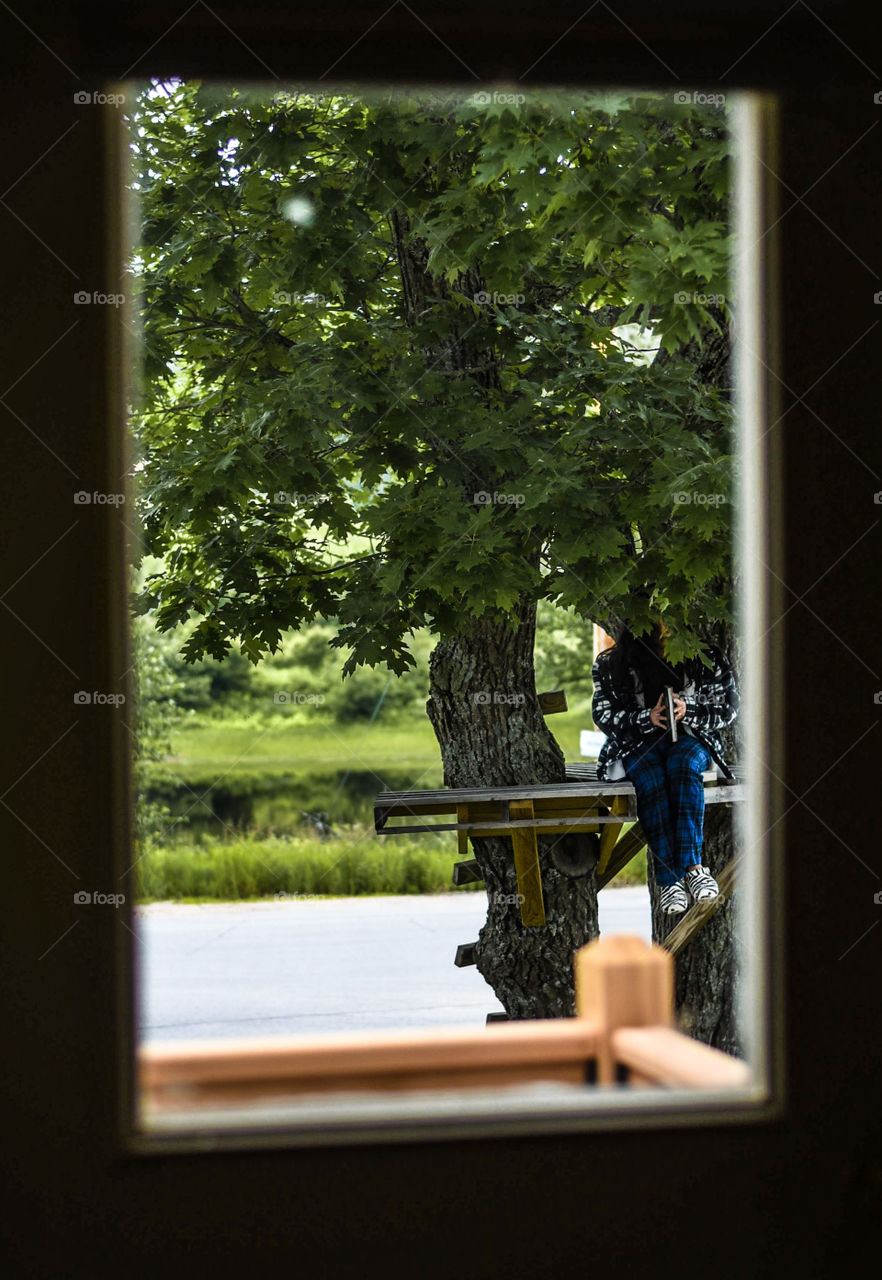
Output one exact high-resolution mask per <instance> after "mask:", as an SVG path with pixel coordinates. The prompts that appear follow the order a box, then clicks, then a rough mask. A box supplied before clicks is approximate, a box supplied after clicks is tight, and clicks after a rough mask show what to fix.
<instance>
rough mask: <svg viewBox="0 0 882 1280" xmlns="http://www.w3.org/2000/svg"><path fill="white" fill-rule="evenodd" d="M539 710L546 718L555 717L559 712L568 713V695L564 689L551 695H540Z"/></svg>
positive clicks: (554, 691) (557, 690)
mask: <svg viewBox="0 0 882 1280" xmlns="http://www.w3.org/2000/svg"><path fill="white" fill-rule="evenodd" d="M539 710H540V711H541V712H542V714H543V715H544V716H550V715H554V714H555V712H558V711H567V710H569V708H568V707H567V695H566V693H565V692H564V691H563V689H555V690H553V692H551V693H540V694H539Z"/></svg>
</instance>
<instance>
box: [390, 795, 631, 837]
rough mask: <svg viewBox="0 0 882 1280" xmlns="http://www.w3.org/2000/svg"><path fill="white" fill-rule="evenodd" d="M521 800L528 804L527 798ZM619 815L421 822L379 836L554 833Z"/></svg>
mask: <svg viewBox="0 0 882 1280" xmlns="http://www.w3.org/2000/svg"><path fill="white" fill-rule="evenodd" d="M524 803H526V804H529V803H530V802H529V801H525V802H524ZM621 821H622V820H621V818H619V817H604V816H603V814H600V815H597V816H594V815H592V816H591V817H590V818H537V817H535V816H534V817H532V818H517V819H516V818H512V819H511V821H510V822H508V823H506V824H505V826H503V825H502V824H501V823H500V822H499V820H498V819H497V820H496V822H467V823H464V824H463V823H459V822H423V823H420V824H419V826H411V827H384V828H383V830H382V831H380V832H378V833H377V834H378V835H383V836H405V835H417V834H419V833H420V832H423V831H462V830H465V831H468V833H469V834H470V835H472V834H474V833H477V834H478V835H486V836H507V835H509V834H510V832H512V831H515V830H519V829H521V828H526V829H528V830H529V829H531V828H532V829H535V830H541V831H548V832H550V833H554V832H557V833H558V834H563V833H564V832H566V831H593V830H594V829H595V828H596V826H597V824H598V823H604V822H614V823H617V824H618V825H621Z"/></svg>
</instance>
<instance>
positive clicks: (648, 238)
mask: <svg viewBox="0 0 882 1280" xmlns="http://www.w3.org/2000/svg"><path fill="white" fill-rule="evenodd" d="M675 98H676V95H671V94H663V93H639V94H637V93H634V94H631V93H628V94H621V95H616V96H613V95H609V94H605V95H602V94H590V93H585V92H581V91H580V92H575V93H570V94H563V93H550V92H544V91H531V92H529V93H527V94H505V93H502V92H485V93H480V94H471V95H469V94H465V93H462V92H460V91H456V92H440V91H437V90H425V91H423V90H420V91H416V90H414V91H410V92H401V91H395V92H392V91H390V92H387V93H379V92H377V93H372V94H368V95H359V96H356V95H354V94H350V93H348V92H343V91H333V92H321V93H315V92H311V91H307V90H300V89H297V88H290V89H286V90H285V91H283V92H279V93H275V94H273V95H272V96H270V94H269V93H267V92H266V91H257V90H249V89H244V88H236V89H232V88H230V89H222V88H219V87H217V86H211V87H209V86H205V85H201V84H199V83H195V82H185V83H179V82H172V83H164V84H153V85H150V86H145V88H144V89H143V91H142V92H141V93H140V95H139V96H138V100H137V104H136V107H135V109H134V111H133V115H132V127H133V134H132V150H133V166H134V177H133V188H134V190H135V192H136V193H137V197H138V199H139V202H140V216H141V219H142V223H141V227H142V231H141V238H140V242H139V243H138V245H137V247H136V252H135V255H134V259H133V271H134V274H135V277H136V287H137V290H138V291H139V300H140V306H141V315H142V339H143V348H142V349H143V359H142V360H141V364H140V373H139V389H138V397H137V404H136V405H135V407H134V422H135V426H136V439H137V450H138V454H137V463H136V472H137V476H138V492H139V494H140V512H141V520H142V526H143V539H144V549H145V551H148V552H150V553H151V554H153V555H158V556H162V557H163V558H164V561H163V570H162V572H161V573H159V574H157V575H155V576H153V577H152V578H150V579H148V581H147V583H146V586H145V588H144V590H143V591H142V592H141V593H140V596H139V607H140V608H141V609H142V610H145V611H146V610H152V611H154V612H155V620H156V624H157V626H158V627H160V628H161V629H166V628H170V627H173V626H174V625H175V624H177V623H179V622H181V621H184V620H186V619H193V618H196V619H198V620H199V621H198V625H197V626H196V627H195V629H194V630H193V631H192V633H191V635H190V638H189V640H188V642H187V647H186V650H185V656H186V657H187V658H188V659H190V660H194V661H195V660H197V659H199V658H201V657H204V656H206V655H208V656H212V657H215V658H220V657H223V656H224V655H225V654H226V653H228V652H229V651H230V647H231V645H238V646H240V647H241V651H242V652H243V653H245V654H246V655H247V656H248V657H249V658H251V660H252V661H255V662H256V661H258V660H259V658H260V657H261V656H262V655H263V654H265V653H267V652H271V651H275V650H276V649H277V647H278V645H279V642H280V638H281V636H282V634H283V633H284V632H285V631H286V630H288V629H289V628H297V627H300V626H302V625H304V624H306V623H308V622H310V621H312V620H315V619H323V618H331V619H334V620H335V622H336V625H337V635H336V638H335V641H334V643H335V644H338V645H340V646H341V647H342V648H344V649H346V650H347V651H348V656H347V660H346V664H345V668H344V669H345V670H349V671H351V670H354V669H355V667H356V666H358V665H359V664H363V663H366V664H369V665H376V664H386V665H387V666H388V667H389V668H390V669H391V670H392V671H395V672H401V671H403V670H405V669H406V668H407V667H408V666H409V665H411V664H412V661H413V659H412V655H411V653H410V651H409V644H408V641H409V637H411V636H412V634H413V632H414V631H415V629H417V628H420V627H423V626H426V627H428V628H429V629H430V630H431V631H432V632H433V633H434V634H435V635H437V636H438V637H442V638H444V637H449V636H452V635H455V634H456V633H457V631H458V629H459V628H460V627H461V626H462V624H463V620H464V619H468V618H479V617H499V618H502V617H506V616H508V615H509V614H510V612H511V611H512V609H513V607H514V606H515V604H516V602H518V601H519V600H524V599H528V600H534V601H539V600H548V601H555V602H558V603H559V604H561V605H564V606H571V607H572V608H573V609H574V610H575V612H576V613H577V614H578V615H579V616H580V617H583V618H585V619H586V620H595V621H601V622H602V621H605V620H607V619H609V618H611V617H619V618H627V619H628V620H629V621H630V622H631V623H632V624H637V625H639V624H641V623H643V622H646V623H648V621H649V619H650V616H651V614H652V613H653V612H658V610H659V609H664V611H665V616H666V620H667V622H668V626H669V628H670V630H671V632H672V638H671V642H670V652H671V655H672V657H673V658H674V659H675V660H676V659H677V658H678V657H680V656H683V655H685V654H686V653H691V652H695V651H696V649H697V647H698V639H699V636H700V634H701V632H702V631H703V630H706V627H707V625H708V623H711V624H713V623H723V624H725V623H727V622H728V621H729V620H730V619H729V609H730V604H729V598H728V591H727V590H726V589H721V585H722V587H723V588H725V587H727V586H728V583H729V581H730V576H731V564H730V556H731V546H730V543H731V537H730V534H731V527H730V526H731V520H732V509H731V506H730V505H729V497H730V491H731V484H732V470H733V459H732V457H731V412H732V411H731V398H730V394H729V388H728V387H727V386H719V385H714V384H713V383H712V382H709V381H708V380H707V379H704V378H702V377H701V376H700V374H699V372H698V370H697V367H696V361H695V359H694V353H695V351H696V350H697V349H699V348H700V346H701V344H702V343H703V342H705V341H706V340H707V337H708V335H713V334H715V333H717V334H725V330H726V326H727V325H728V324H729V322H730V320H731V309H730V306H731V304H730V294H731V288H730V282H729V272H730V262H731V257H732V235H731V232H730V226H729V220H730V181H731V173H730V169H731V139H730V137H729V133H728V129H727V119H726V108H725V107H722V106H716V105H712V104H708V103H702V102H699V103H696V102H687V103H680V102H677V101H676V100H675ZM641 336H642V339H643V340H642V341H641ZM690 353H691V354H690Z"/></svg>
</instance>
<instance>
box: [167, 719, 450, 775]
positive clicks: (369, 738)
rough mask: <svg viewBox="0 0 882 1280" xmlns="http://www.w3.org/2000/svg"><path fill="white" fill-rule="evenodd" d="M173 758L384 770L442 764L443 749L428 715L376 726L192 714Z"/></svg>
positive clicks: (275, 768) (228, 764)
mask: <svg viewBox="0 0 882 1280" xmlns="http://www.w3.org/2000/svg"><path fill="white" fill-rule="evenodd" d="M174 747H175V754H174V756H172V757H171V759H170V761H169V763H170V764H171V765H172V766H173V767H174V766H175V765H184V766H202V765H216V766H223V767H224V768H226V769H229V770H230V771H231V772H235V771H237V770H248V771H249V772H251V771H253V770H254V769H255V768H260V769H261V770H263V771H265V772H267V773H275V772H290V771H292V770H295V771H296V770H297V769H304V770H309V771H313V770H315V769H316V768H317V767H319V766H325V767H328V768H330V767H337V768H347V767H349V766H352V767H358V768H363V769H373V770H375V771H378V770H382V768H383V766H390V765H394V766H396V767H397V768H400V767H408V768H413V769H416V770H420V769H426V768H429V769H431V768H435V769H436V770H437V769H440V767H441V753H440V751H439V749H438V743H437V741H436V739H435V734H434V732H433V730H432V726H431V725H430V724H429V721H428V719H427V718H426V717H414V719H413V721H412V722H411V721H410V720H408V721H405V722H397V723H396V722H394V721H393V722H391V723H383V722H380V721H376V722H375V723H374V724H372V725H366V724H356V725H351V724H347V725H340V724H337V723H336V721H334V720H332V719H331V718H330V717H328V718H327V722H326V723H322V724H319V723H315V724H303V723H297V722H295V721H292V720H289V721H288V722H286V723H283V724H279V723H278V722H277V720H275V719H271V720H267V719H262V720H261V719H258V718H254V719H253V720H252V719H250V718H248V719H246V718H239V719H236V720H233V721H223V720H210V719H208V718H202V719H198V720H197V719H195V718H194V719H193V720H191V721H190V723H188V724H187V725H186V726H184V727H183V728H181V729H180V730H177V731H176V732H175V736H174Z"/></svg>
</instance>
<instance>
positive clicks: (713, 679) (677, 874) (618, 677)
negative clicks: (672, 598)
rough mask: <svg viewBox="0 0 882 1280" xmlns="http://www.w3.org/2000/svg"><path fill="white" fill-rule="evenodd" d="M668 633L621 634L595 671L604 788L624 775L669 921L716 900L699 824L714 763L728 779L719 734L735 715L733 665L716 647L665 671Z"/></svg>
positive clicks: (661, 628) (656, 628)
mask: <svg viewBox="0 0 882 1280" xmlns="http://www.w3.org/2000/svg"><path fill="white" fill-rule="evenodd" d="M667 635H668V632H667V629H666V628H665V625H664V620H663V619H661V618H659V619H657V620H656V622H655V623H654V624H653V625H652V627H651V628H650V629H649V630H648V631H643V632H641V633H640V634H638V635H634V634H633V633H632V632H631V631H629V630H628V629H627V628H626V629H625V630H624V631H623V633H622V635H621V637H620V639H619V640H618V642H617V643H616V644H614V645H613V646H612V647H611V648H609V649H605V650H603V651H602V652H601V653H600V654H598V656H597V659H596V661H595V663H594V666H593V669H592V675H593V679H594V696H593V699H592V703H591V714H592V716H593V717H594V723H595V724H596V725H597V727H598V729H600V730H601V731H602V732H603V733H605V734H606V735H607V738H606V741H605V742H604V744H603V746H602V747H601V749H600V754H599V755H598V758H597V776H598V778H599V779H601V780H602V781H615V780H616V779H622V778H628V779H629V780H630V781H631V782H633V784H634V790H635V792H636V796H637V817H638V820H639V822H640V825H641V826H642V828H643V830H644V832H645V834H646V838H647V843H648V844H649V848H650V851H651V854H652V857H653V870H654V872H655V880H656V884H657V885H658V888H659V906H660V908H661V910H662V911H663V912H665V913H666V914H669V915H677V914H680V913H681V912H683V911H685V910H686V908H687V907H688V905H689V900H690V898H691V899H692V901H693V902H702V901H706V900H708V899H710V898H715V897H716V896H717V895H718V893H719V886H718V884H717V882H716V880H715V879H714V877H713V876H712V875H711V873H710V871H709V870H708V869H707V867H705V866H703V865H702V862H701V847H702V841H703V826H704V782H703V779H702V774H703V773H704V772H705V770H707V769H709V768H710V766H711V761H712V760H713V762H714V765H715V766H716V772H717V775H718V776H723V777H726V778H731V777H732V772H731V769H730V768H729V766H728V765H727V764H726V762H725V760H724V758H723V747H722V742H721V740H720V737H719V732H720V730H721V729H724V728H726V727H727V726H728V725H730V724H732V722H733V721H734V719H735V717H736V716H737V714H738V706H739V696H738V690H737V688H736V684H735V678H734V675H733V672H732V668H731V666H730V664H729V662H728V661H727V660H726V658H725V656H724V655H723V654H722V653H721V652H720V650H719V649H717V648H716V647H715V646H713V645H709V646H706V647H705V649H704V652H705V654H706V656H707V658H708V659H709V661H710V663H711V666H710V667H707V666H705V664H704V663H703V662H702V661H701V658H700V657H698V656H696V657H694V658H692V659H687V660H686V661H685V662H680V663H676V664H671V663H670V662H668V660H667V657H666V640H667ZM668 687H670V688H671V689H672V690H673V691H674V692H673V706H674V718H675V721H676V723H677V740H676V741H674V740H673V737H672V734H671V731H670V730H671V726H670V725H669V723H668V711H667V695H666V689H667V688H668Z"/></svg>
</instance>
